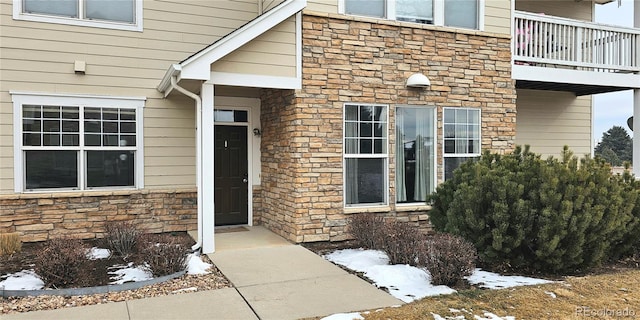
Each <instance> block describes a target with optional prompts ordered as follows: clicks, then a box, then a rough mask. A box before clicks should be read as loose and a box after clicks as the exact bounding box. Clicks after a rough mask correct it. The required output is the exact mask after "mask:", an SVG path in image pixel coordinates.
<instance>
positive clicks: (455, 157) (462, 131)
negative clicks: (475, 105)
mask: <svg viewBox="0 0 640 320" xmlns="http://www.w3.org/2000/svg"><path fill="white" fill-rule="evenodd" d="M443 116H444V121H443V130H444V179H445V180H447V179H450V178H452V177H453V170H455V169H456V168H458V167H459V166H460V165H461V164H462V163H463V162H465V161H467V160H473V159H478V157H480V109H468V108H444V110H443Z"/></svg>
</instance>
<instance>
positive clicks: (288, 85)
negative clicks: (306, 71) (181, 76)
mask: <svg viewBox="0 0 640 320" xmlns="http://www.w3.org/2000/svg"><path fill="white" fill-rule="evenodd" d="M208 82H210V83H214V84H219V85H227V86H241V87H256V88H273V89H302V78H298V77H277V76H264V75H256V74H239V73H228V72H211V80H209V81H208Z"/></svg>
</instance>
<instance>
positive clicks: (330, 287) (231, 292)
mask: <svg viewBox="0 0 640 320" xmlns="http://www.w3.org/2000/svg"><path fill="white" fill-rule="evenodd" d="M243 229H244V230H243ZM231 230H232V229H229V230H228V231H231ZM233 230H243V231H235V232H218V233H216V253H214V254H211V255H209V257H210V258H211V260H212V261H213V262H214V263H215V265H216V266H217V267H218V269H220V271H222V273H223V274H224V275H225V276H226V277H227V278H228V279H229V280H230V281H231V282H232V283H233V285H234V288H227V289H219V290H210V291H201V292H195V293H186V294H179V295H170V296H163V297H156V298H147V299H140V300H131V301H124V302H114V303H107V304H103V305H94V306H86V307H76V308H67V309H58V310H52V311H36V312H28V313H21V314H11V315H3V316H0V319H2V320H5V319H6V320H14V319H19V320H27V319H71V320H73V319H92V320H97V319H122V320H125V319H130V320H134V319H264V320H267V319H299V318H305V317H320V316H326V315H330V314H333V313H341V312H352V311H360V310H367V309H377V308H384V307H389V306H393V305H400V304H402V301H400V300H398V299H396V298H394V297H392V296H391V295H389V294H387V293H385V292H384V291H381V290H378V289H376V288H375V287H374V286H372V285H370V284H369V283H367V282H366V281H364V280H362V279H360V278H358V277H357V276H354V275H351V274H349V273H348V272H346V271H344V270H342V269H341V268H339V267H337V266H335V265H333V264H332V263H330V262H328V261H326V260H324V259H322V258H321V257H319V256H317V255H316V254H314V253H313V252H311V251H309V250H307V249H305V248H304V247H302V246H299V245H293V244H291V243H289V242H288V241H286V240H284V239H283V238H281V237H279V236H277V235H275V234H273V233H272V232H270V231H268V230H266V229H264V228H262V227H246V228H235V229H233Z"/></svg>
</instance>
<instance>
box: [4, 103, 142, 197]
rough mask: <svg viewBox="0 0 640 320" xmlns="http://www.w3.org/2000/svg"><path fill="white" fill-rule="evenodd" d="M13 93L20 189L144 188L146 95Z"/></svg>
mask: <svg viewBox="0 0 640 320" xmlns="http://www.w3.org/2000/svg"><path fill="white" fill-rule="evenodd" d="M12 95H13V98H14V111H15V112H16V115H17V117H16V120H17V121H19V122H20V124H21V125H19V126H17V129H19V130H18V132H16V137H17V138H16V141H17V142H18V143H17V144H16V166H15V169H14V170H15V173H16V191H17V192H22V191H37V190H90V189H96V188H136V187H141V184H142V178H141V172H140V171H142V163H141V161H140V159H141V153H142V148H141V144H142V135H141V133H142V132H141V131H142V125H141V121H142V120H141V119H140V114H141V108H142V106H143V105H144V99H143V98H138V99H135V98H132V99H131V100H127V99H111V98H96V97H87V98H86V99H84V98H82V97H80V96H73V97H65V96H60V95H38V94H14V93H12ZM118 105H121V106H118Z"/></svg>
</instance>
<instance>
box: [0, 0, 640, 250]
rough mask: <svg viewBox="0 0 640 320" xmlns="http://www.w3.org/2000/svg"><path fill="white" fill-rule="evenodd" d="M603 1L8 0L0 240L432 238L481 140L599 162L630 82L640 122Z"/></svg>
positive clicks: (622, 36)
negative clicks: (434, 211)
mask: <svg viewBox="0 0 640 320" xmlns="http://www.w3.org/2000/svg"><path fill="white" fill-rule="evenodd" d="M596 2H599V1H595V2H594V1H580V2H575V1H569V0H566V1H553V2H551V1H515V2H514V1H507V0H491V1H489V0H468V1H441V0H434V1H426V0H424V1H422V0H420V1H418V0H416V1H408V0H379V1H362V0H306V1H305V0H287V1H272V2H267V1H262V0H244V1H182V0H180V1H178V0H176V1H153V0H145V1H139V0H131V1H118V2H114V3H112V4H109V5H108V6H105V5H104V2H98V1H92V0H78V1H77V2H75V1H68V2H65V5H64V6H50V5H48V4H47V3H44V2H39V1H31V0H24V1H21V0H14V1H12V0H1V2H0V16H1V20H0V37H1V38H0V43H1V44H2V45H1V47H0V59H1V61H0V232H19V233H20V234H21V235H22V239H23V241H41V240H46V239H48V238H51V237H58V236H71V235H73V236H76V237H83V238H93V237H100V236H102V233H103V232H104V223H105V222H106V221H111V220H132V221H134V222H135V223H136V224H137V225H138V226H139V227H140V228H143V229H145V230H147V231H150V232H168V231H187V230H196V229H197V230H198V241H199V245H200V246H201V247H202V250H203V251H204V252H213V251H214V250H215V236H214V234H215V227H216V226H224V225H264V226H266V227H267V228H269V229H271V230H273V231H274V232H276V233H278V234H280V235H282V236H283V237H285V238H287V239H289V240H291V241H294V242H312V241H340V240H345V239H347V238H348V237H349V234H348V232H347V230H346V225H347V221H348V218H349V217H350V216H351V215H353V214H359V213H363V212H375V213H379V214H381V215H385V216H386V217H389V218H392V219H398V220H403V221H411V222H413V223H415V224H418V225H420V226H421V227H423V228H429V222H428V211H429V206H428V205H426V203H425V196H426V195H427V194H428V193H430V192H432V191H433V190H434V189H435V186H436V185H437V184H438V183H439V182H441V181H443V180H445V179H446V178H447V177H448V176H449V175H450V174H451V172H452V171H453V170H454V169H455V168H456V167H457V166H458V165H459V164H460V163H462V162H463V161H466V160H469V159H473V158H476V157H478V156H479V155H480V153H481V152H482V151H483V150H490V151H493V152H501V153H504V152H509V151H511V150H512V149H513V148H514V146H515V145H516V144H530V145H531V146H532V149H533V151H536V152H540V153H543V154H549V155H552V154H557V153H559V152H560V150H561V147H562V146H563V145H565V144H568V145H569V146H571V147H572V149H573V150H574V151H576V153H578V154H588V153H591V150H592V147H593V146H592V142H591V122H592V111H591V98H590V95H591V94H595V93H601V92H610V91H617V90H625V89H635V102H634V110H635V113H638V114H637V115H635V119H640V75H639V72H640V65H639V60H640V57H639V56H638V54H639V53H638V52H639V51H638V43H639V42H640V25H638V24H639V23H640V17H639V16H640V5H638V1H635V4H636V6H635V8H636V9H635V22H636V28H620V27H611V26H602V25H598V24H594V23H590V22H589V21H591V20H592V17H593V10H594V6H595V5H597V4H596ZM605 2H606V1H605ZM116 4H117V5H116ZM542 13H544V14H542ZM637 121H640V120H637ZM637 127H640V123H638V124H637ZM634 149H638V150H640V142H636V144H635V145H634ZM634 154H635V155H640V151H638V152H634ZM635 160H638V161H640V158H637V159H636V158H634V162H637V161H635ZM634 168H637V169H640V165H636V166H634Z"/></svg>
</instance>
